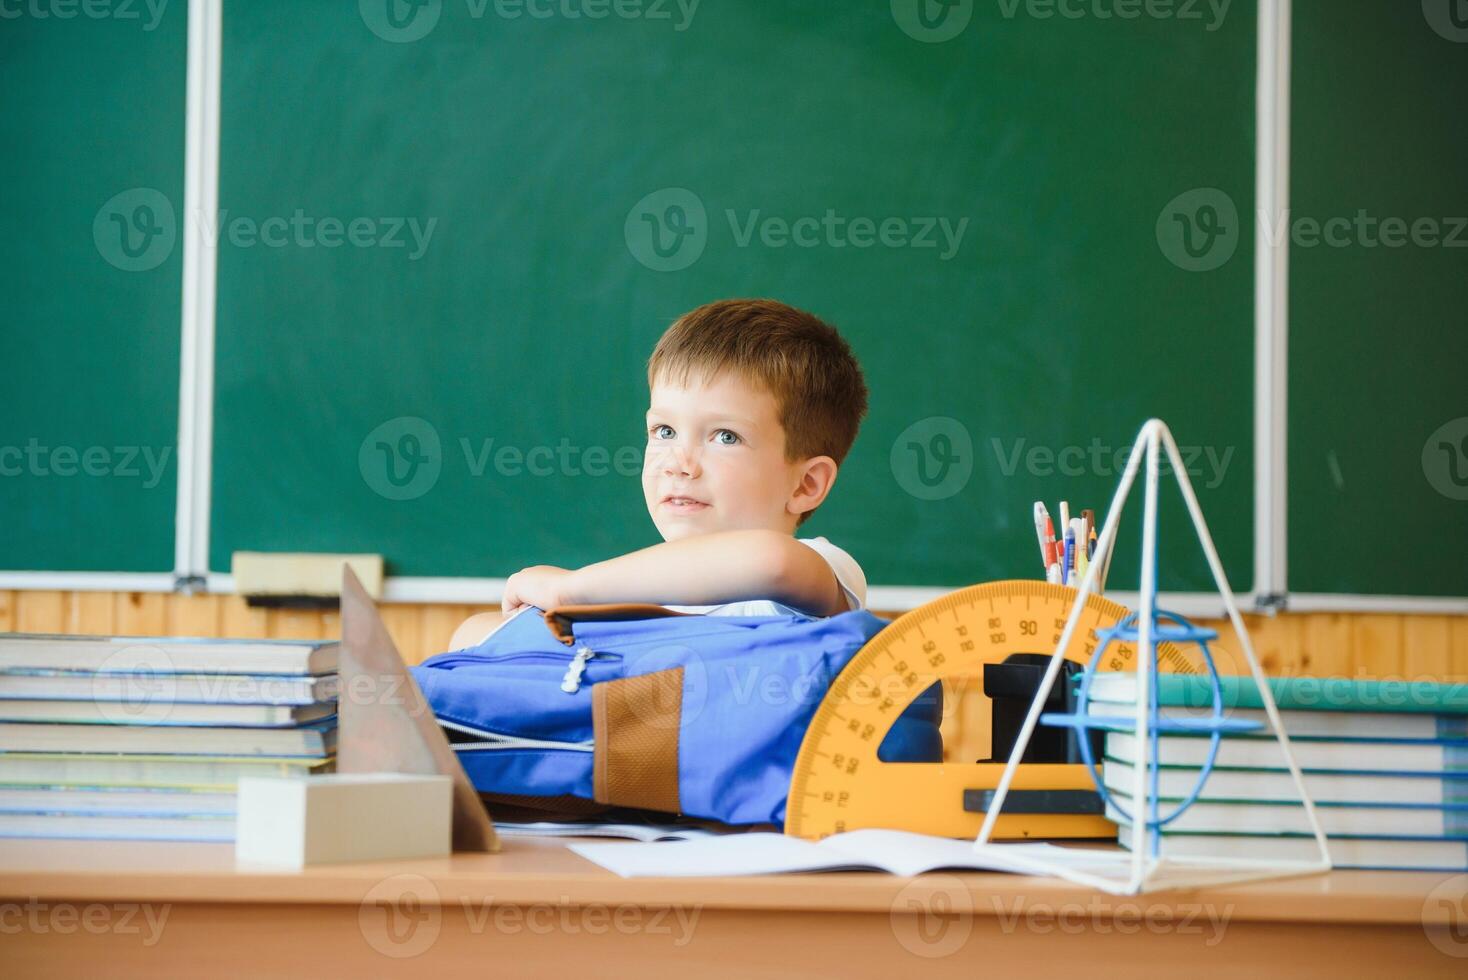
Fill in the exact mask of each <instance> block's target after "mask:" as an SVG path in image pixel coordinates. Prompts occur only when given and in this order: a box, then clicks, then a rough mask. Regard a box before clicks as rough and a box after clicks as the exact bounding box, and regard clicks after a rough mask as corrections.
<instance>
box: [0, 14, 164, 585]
mask: <svg viewBox="0 0 1468 980" xmlns="http://www.w3.org/2000/svg"><path fill="white" fill-rule="evenodd" d="M122 6H125V5H122ZM7 9H8V10H9V13H7V14H6V16H5V19H4V20H3V22H0V146H3V147H4V152H0V187H3V190H0V230H3V232H4V234H0V293H3V295H4V301H3V311H0V365H4V370H5V384H4V386H3V392H0V514H3V515H4V522H5V531H4V534H3V536H0V542H3V544H0V568H3V569H10V570H59V571H138V572H142V571H166V570H170V569H172V567H173V527H174V495H175V485H176V480H177V467H176V460H175V455H176V448H175V444H176V442H177V438H178V436H177V425H178V369H179V291H180V269H181V265H182V260H181V256H180V252H181V238H182V229H181V227H180V225H179V221H178V216H179V215H180V214H181V213H182V210H183V160H184V61H185V33H186V32H185V23H184V20H185V5H184V4H182V3H178V4H172V5H169V6H167V7H166V8H163V9H162V10H161V11H160V12H159V13H158V14H157V15H156V16H155V13H153V12H150V11H149V10H148V9H147V8H146V7H144V6H143V5H142V4H138V5H137V6H136V7H134V8H131V11H130V12H131V14H132V16H121V14H128V13H129V11H128V10H126V9H124V10H121V11H118V10H113V9H112V8H110V7H109V8H107V11H106V15H105V16H94V14H95V13H97V12H99V11H101V10H102V8H96V9H95V10H93V11H92V12H91V13H88V12H87V11H84V10H83V9H82V8H80V7H76V6H73V7H71V8H70V12H71V16H70V17H64V16H62V15H64V13H65V12H64V11H61V8H60V5H55V6H54V7H53V6H52V5H47V4H40V5H24V6H22V5H12V6H11V7H9V8H7ZM58 11H61V14H62V15H58Z"/></svg>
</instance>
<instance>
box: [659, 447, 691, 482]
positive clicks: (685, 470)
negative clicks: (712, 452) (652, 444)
mask: <svg viewBox="0 0 1468 980" xmlns="http://www.w3.org/2000/svg"><path fill="white" fill-rule="evenodd" d="M663 472H664V473H667V474H668V475H669V476H677V475H679V474H683V475H686V476H697V475H698V454H697V453H696V452H695V451H693V450H691V449H678V448H675V449H672V450H670V451H669V452H668V455H667V462H666V464H665V465H664V467H663Z"/></svg>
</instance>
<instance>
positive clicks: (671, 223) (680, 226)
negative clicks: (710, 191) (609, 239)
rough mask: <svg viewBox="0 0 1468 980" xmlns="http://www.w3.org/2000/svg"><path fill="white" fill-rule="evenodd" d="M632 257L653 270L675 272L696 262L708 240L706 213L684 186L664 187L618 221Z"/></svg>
mask: <svg viewBox="0 0 1468 980" xmlns="http://www.w3.org/2000/svg"><path fill="white" fill-rule="evenodd" d="M622 236H623V238H624V239H625V240H626V242H627V250H628V251H629V252H631V253H632V257H633V258H635V259H636V260H637V261H639V262H641V263H642V264H643V265H645V266H647V267H648V268H649V269H652V270H653V271H654V272H677V271H678V270H679V269H686V268H688V267H689V266H690V265H692V264H693V263H695V262H697V261H698V257H699V256H700V255H702V254H703V250H704V247H705V246H707V245H708V241H709V222H708V212H707V211H705V210H704V206H703V201H702V200H700V199H699V196H698V195H697V194H695V193H693V192H692V191H691V190H689V189H688V188H686V187H664V188H663V189H662V190H657V191H653V192H652V193H651V194H648V195H647V196H646V197H644V198H643V199H642V200H640V201H638V202H637V203H636V204H634V205H632V209H631V210H630V211H628V212H627V220H626V221H625V222H623V224H622Z"/></svg>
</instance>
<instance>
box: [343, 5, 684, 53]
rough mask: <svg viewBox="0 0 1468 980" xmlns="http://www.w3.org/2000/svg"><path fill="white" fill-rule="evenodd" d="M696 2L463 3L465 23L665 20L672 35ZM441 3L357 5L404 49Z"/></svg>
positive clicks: (373, 27) (371, 26) (432, 20)
mask: <svg viewBox="0 0 1468 980" xmlns="http://www.w3.org/2000/svg"><path fill="white" fill-rule="evenodd" d="M700 2H701V0H464V9H465V12H466V13H468V15H469V18H470V19H471V20H481V19H483V18H484V16H485V15H486V14H489V13H493V14H494V16H495V17H497V18H499V19H501V20H512V21H513V20H520V19H522V18H524V19H526V20H551V19H559V20H605V19H607V18H608V17H611V18H614V19H616V20H640V21H649V22H652V23H658V22H663V21H666V22H668V23H669V24H671V25H672V28H673V30H674V31H678V32H680V33H681V32H683V31H686V30H688V28H689V27H691V26H692V25H693V15H694V14H696V13H697V12H698V5H699V3H700ZM443 6H444V4H443V0H357V13H358V14H360V15H361V17H362V23H364V24H366V25H367V29H368V30H370V31H371V32H372V33H373V34H376V35H377V36H378V37H380V38H382V39H383V40H384V41H391V42H392V43H394V44H406V43H408V42H410V41H417V40H420V39H422V38H425V37H427V36H428V35H429V33H430V32H431V31H432V30H433V29H434V28H435V27H437V26H438V21H439V18H440V17H441V16H442V15H443Z"/></svg>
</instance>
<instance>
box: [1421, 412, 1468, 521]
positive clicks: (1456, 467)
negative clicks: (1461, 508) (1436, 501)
mask: <svg viewBox="0 0 1468 980" xmlns="http://www.w3.org/2000/svg"><path fill="white" fill-rule="evenodd" d="M1422 472H1423V474H1424V475H1426V477H1427V482H1428V483H1430V484H1432V489H1434V490H1436V491H1437V492H1438V493H1440V494H1442V495H1443V496H1444V497H1447V498H1448V499H1450V500H1468V415H1465V416H1463V417H1462V418H1456V419H1453V420H1452V421H1450V422H1444V423H1443V424H1442V425H1440V426H1438V427H1437V429H1436V430H1435V431H1434V432H1433V433H1432V435H1430V436H1428V437H1427V441H1426V442H1424V443H1423V444H1422Z"/></svg>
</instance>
